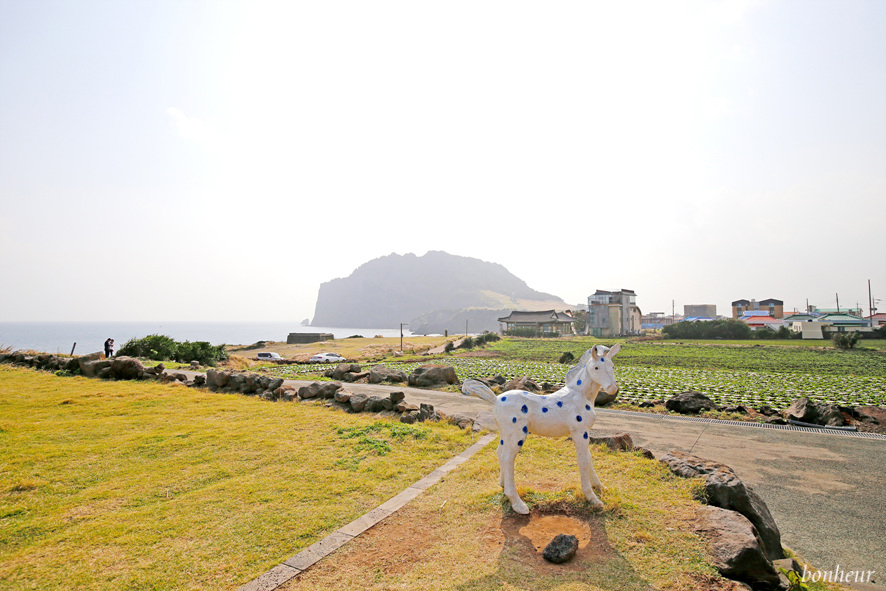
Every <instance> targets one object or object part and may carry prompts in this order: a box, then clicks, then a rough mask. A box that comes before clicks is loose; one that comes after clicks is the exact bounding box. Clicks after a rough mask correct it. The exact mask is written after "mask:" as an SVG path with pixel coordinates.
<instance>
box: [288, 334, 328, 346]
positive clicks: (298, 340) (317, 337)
mask: <svg viewBox="0 0 886 591" xmlns="http://www.w3.org/2000/svg"><path fill="white" fill-rule="evenodd" d="M332 340H335V336H334V335H333V334H332V333H328V332H291V333H289V336H288V337H286V344H287V345H303V344H305V343H319V342H320V341H332Z"/></svg>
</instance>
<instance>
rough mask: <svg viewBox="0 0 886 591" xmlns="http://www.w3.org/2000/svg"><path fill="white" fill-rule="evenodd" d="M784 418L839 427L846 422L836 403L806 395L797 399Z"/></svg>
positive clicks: (786, 411) (785, 412)
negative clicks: (825, 401) (816, 399)
mask: <svg viewBox="0 0 886 591" xmlns="http://www.w3.org/2000/svg"><path fill="white" fill-rule="evenodd" d="M784 418H786V419H787V420H789V421H799V422H801V423H810V424H813V425H826V426H829V427H838V426H841V425H844V424H846V420H845V419H844V418H843V413H842V412H840V409H839V408H837V406H836V405H834V404H824V403H821V402H815V401H814V400H810V399H809V398H806V397H803V398H800V399H797V400H795V401H794V402H793V403H792V404H791V405H790V406H789V407H788V408H787V410H785V411H784Z"/></svg>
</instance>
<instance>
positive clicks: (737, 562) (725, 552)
mask: <svg viewBox="0 0 886 591" xmlns="http://www.w3.org/2000/svg"><path fill="white" fill-rule="evenodd" d="M696 527H697V530H698V531H699V533H701V534H702V535H703V536H704V537H705V538H707V540H708V549H709V550H710V553H711V556H712V558H713V563H714V566H715V567H716V568H717V570H718V571H720V574H721V575H723V576H724V577H727V578H729V579H735V580H737V581H741V582H743V583H747V584H748V585H750V586H751V588H753V589H755V590H758V591H762V590H769V589H773V590H774V589H781V588H782V586H781V581H780V580H779V578H778V572H777V571H776V570H775V567H774V566H773V565H772V562H771V561H770V560H769V559H767V558H766V556H765V554H764V552H763V548H762V544H761V540H760V536H759V535H758V533H757V530H756V529H755V528H754V526H753V525H752V524H751V522H750V521H748V519H747V518H746V517H745V516H744V515H742V514H740V513H738V512H736V511H730V510H728V509H723V508H721V507H705V506H702V507H699V514H698V521H697V525H696Z"/></svg>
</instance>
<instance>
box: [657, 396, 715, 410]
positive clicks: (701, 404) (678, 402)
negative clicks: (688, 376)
mask: <svg viewBox="0 0 886 591" xmlns="http://www.w3.org/2000/svg"><path fill="white" fill-rule="evenodd" d="M665 408H667V409H668V410H672V411H674V412H678V413H681V414H698V413H699V412H701V411H702V410H717V409H718V408H719V407H718V406H717V405H716V404H715V403H714V401H713V400H711V399H710V398H708V397H707V396H705V395H704V394H702V393H701V392H695V391H689V392H683V393H681V394H677V395H676V396H674V397H673V398H671V399H670V400H667V401H665Z"/></svg>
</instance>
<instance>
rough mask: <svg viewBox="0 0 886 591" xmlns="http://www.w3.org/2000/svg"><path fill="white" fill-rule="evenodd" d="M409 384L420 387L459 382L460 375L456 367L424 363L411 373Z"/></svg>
mask: <svg viewBox="0 0 886 591" xmlns="http://www.w3.org/2000/svg"><path fill="white" fill-rule="evenodd" d="M408 382H409V385H410V386H414V387H418V388H429V387H432V386H438V385H446V384H457V383H458V376H457V375H456V373H455V368H454V367H452V366H449V365H433V364H429V365H422V366H419V367H417V368H415V370H413V372H412V373H411V374H409V379H408Z"/></svg>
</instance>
